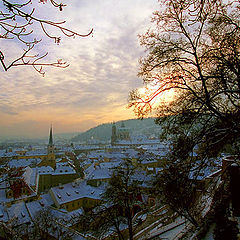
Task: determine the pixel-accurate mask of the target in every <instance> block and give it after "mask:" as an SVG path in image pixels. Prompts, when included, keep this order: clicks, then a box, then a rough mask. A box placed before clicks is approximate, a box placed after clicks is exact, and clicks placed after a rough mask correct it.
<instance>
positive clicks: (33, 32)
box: [0, 0, 93, 76]
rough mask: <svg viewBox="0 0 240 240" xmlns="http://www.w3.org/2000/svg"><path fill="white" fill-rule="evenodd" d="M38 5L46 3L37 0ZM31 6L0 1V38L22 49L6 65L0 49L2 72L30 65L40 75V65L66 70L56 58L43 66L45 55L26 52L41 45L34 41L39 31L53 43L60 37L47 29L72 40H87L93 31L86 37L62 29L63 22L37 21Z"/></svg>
mask: <svg viewBox="0 0 240 240" xmlns="http://www.w3.org/2000/svg"><path fill="white" fill-rule="evenodd" d="M39 3H47V0H40V1H39ZM50 3H51V4H52V6H53V7H55V8H58V9H59V10H60V11H63V8H64V7H65V6H66V5H65V4H63V3H57V2H55V1H54V0H50ZM32 5H33V2H32V0H26V1H22V2H21V3H19V2H16V1H14V0H0V28H1V33H0V39H2V40H15V41H17V42H19V43H20V44H22V46H23V47H24V48H25V49H24V50H23V53H22V55H20V56H19V57H17V58H16V59H15V60H12V61H11V62H10V63H9V64H8V65H7V64H6V61H5V55H7V54H5V53H4V52H3V51H1V50H0V61H1V64H2V66H3V68H4V70H5V71H7V70H9V69H10V68H11V67H15V66H26V65H27V66H29V65H30V66H32V67H33V68H34V69H35V70H36V71H37V72H39V73H40V74H42V75H43V76H44V74H45V72H44V70H43V66H54V67H60V68H66V67H67V66H68V64H67V63H66V62H64V61H62V59H58V60H57V61H56V62H53V63H44V62H41V60H42V59H43V58H44V57H46V56H47V54H48V53H45V54H43V55H39V54H31V53H30V52H33V51H32V50H33V48H34V47H35V46H36V45H37V44H39V43H40V42H41V39H37V38H36V37H37V33H38V32H39V28H40V31H42V34H43V35H44V36H45V37H47V38H50V39H52V40H53V41H54V42H55V43H56V44H59V43H60V41H61V37H59V36H55V33H51V32H49V29H50V28H53V29H57V30H59V31H60V32H61V34H62V35H64V36H66V37H73V38H75V37H76V36H78V37H87V36H89V35H90V34H92V32H93V30H91V31H90V32H89V33H87V34H79V33H77V32H75V31H73V30H71V29H68V28H66V27H64V26H63V24H64V23H65V22H66V21H61V22H54V21H52V20H49V19H41V18H39V17H38V15H37V11H36V9H35V8H34V7H32ZM36 25H38V26H39V27H37V26H36Z"/></svg>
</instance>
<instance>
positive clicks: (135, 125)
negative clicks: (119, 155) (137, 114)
mask: <svg viewBox="0 0 240 240" xmlns="http://www.w3.org/2000/svg"><path fill="white" fill-rule="evenodd" d="M122 123H124V125H125V127H126V128H129V131H130V134H131V135H135V136H136V135H145V136H149V137H150V136H152V135H155V136H156V137H158V136H159V133H160V132H161V126H159V125H156V124H155V122H154V119H153V118H147V119H143V120H138V119H130V120H124V121H118V122H116V123H115V124H116V127H117V128H119V127H120V126H121V124H122ZM111 135H112V123H105V124H101V125H98V126H97V127H94V128H91V129H89V130H87V131H86V132H83V133H80V134H78V135H77V136H76V137H74V138H72V139H71V141H72V142H79V141H80V142H81V141H84V142H85V141H88V140H90V139H95V140H100V141H108V140H110V139H111Z"/></svg>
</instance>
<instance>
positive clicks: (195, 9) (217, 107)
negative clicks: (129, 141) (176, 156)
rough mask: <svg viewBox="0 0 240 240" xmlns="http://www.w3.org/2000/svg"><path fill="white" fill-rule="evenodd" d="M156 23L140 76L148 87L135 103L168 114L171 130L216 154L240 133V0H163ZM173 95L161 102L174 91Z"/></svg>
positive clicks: (139, 109) (142, 110) (140, 110)
mask: <svg viewBox="0 0 240 240" xmlns="http://www.w3.org/2000/svg"><path fill="white" fill-rule="evenodd" d="M159 3H160V10H159V11H156V12H155V13H154V14H153V18H152V21H153V23H154V24H155V28H153V29H150V30H148V32H147V33H146V34H144V35H142V36H141V37H140V40H141V45H143V46H144V47H145V49H146V52H147V55H146V57H144V58H142V59H141V60H140V71H139V76H140V77H142V78H143V80H144V84H145V86H146V90H145V92H144V93H141V92H139V91H138V90H134V91H132V92H131V94H130V103H129V106H130V107H133V108H134V110H135V112H136V113H137V114H138V116H139V117H143V116H145V115H146V114H148V113H149V112H152V113H153V114H154V115H155V116H156V115H157V116H158V117H159V122H160V121H162V120H163V119H162V118H161V117H163V116H165V117H166V116H171V117H168V118H167V119H168V121H169V122H168V124H167V126H166V128H165V129H166V130H167V132H168V133H172V134H174V135H175V136H177V138H178V137H179V136H180V135H181V136H184V137H187V138H190V142H192V144H190V147H191V149H193V147H194V146H195V145H196V144H198V146H199V152H201V149H202V148H203V149H204V151H202V152H207V153H208V154H209V155H212V156H214V155H216V154H217V153H218V152H219V151H221V150H222V149H223V147H224V145H225V144H226V143H233V142H234V140H235V139H237V138H238V137H239V133H240V129H239V124H238V123H239V120H240V101H239V100H240V67H239V66H240V64H239V63H240V54H239V53H240V49H239V46H240V45H239V34H240V28H239V27H240V25H239V20H240V15H239V8H240V2H239V1H230V2H229V3H225V1H221V0H214V1H212V0H207V1H200V0H197V1H195V0H194V1H193V0H189V1H182V0H167V1H159ZM170 90H171V91H173V92H174V99H173V100H172V101H169V102H167V101H165V102H160V101H159V102H158V104H157V103H155V104H153V102H154V101H156V99H160V100H161V96H162V95H163V96H164V94H165V93H166V92H169V91H170Z"/></svg>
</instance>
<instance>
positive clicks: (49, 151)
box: [47, 126, 56, 169]
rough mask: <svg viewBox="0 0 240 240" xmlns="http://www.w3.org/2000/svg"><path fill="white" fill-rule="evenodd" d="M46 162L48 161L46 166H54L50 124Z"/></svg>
mask: <svg viewBox="0 0 240 240" xmlns="http://www.w3.org/2000/svg"><path fill="white" fill-rule="evenodd" d="M47 162H48V164H47V165H48V166H50V167H52V168H53V169H55V168H56V159H55V153H54V144H53V133H52V126H51V128H50V133H49V142H48V148H47Z"/></svg>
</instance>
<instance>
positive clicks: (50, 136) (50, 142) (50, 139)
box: [48, 125, 53, 146]
mask: <svg viewBox="0 0 240 240" xmlns="http://www.w3.org/2000/svg"><path fill="white" fill-rule="evenodd" d="M48 145H50V146H52V145H53V135H52V125H51V128H50V134H49V143H48Z"/></svg>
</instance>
